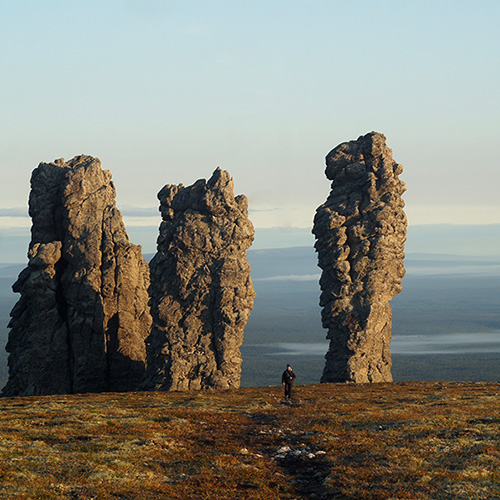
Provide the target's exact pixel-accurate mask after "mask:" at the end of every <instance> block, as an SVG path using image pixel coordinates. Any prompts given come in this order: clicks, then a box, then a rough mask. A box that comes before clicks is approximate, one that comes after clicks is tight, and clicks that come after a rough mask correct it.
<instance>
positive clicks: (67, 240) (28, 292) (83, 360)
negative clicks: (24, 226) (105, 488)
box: [2, 156, 151, 396]
mask: <svg viewBox="0 0 500 500" xmlns="http://www.w3.org/2000/svg"><path fill="white" fill-rule="evenodd" d="M29 213H30V215H31V217H32V228H31V234H32V239H31V243H30V247H29V253H28V258H29V261H28V266H27V268H26V269H24V270H23V271H22V272H21V274H20V275H19V278H18V280H17V281H16V283H15V284H14V286H13V290H14V291H15V292H19V293H20V294H21V297H20V299H19V301H18V302H17V304H16V305H15V306H14V308H13V310H12V312H11V317H12V318H11V321H10V324H9V327H10V329H11V331H10V335H9V341H8V344H7V351H8V352H9V353H10V355H9V380H8V383H7V385H6V386H5V387H4V389H3V393H2V395H4V396H25V395H39V394H58V393H83V392H101V391H127V390H132V389H134V388H136V387H137V385H138V384H139V382H140V381H141V379H142V376H143V374H144V370H145V361H146V352H145V338H146V337H147V335H148V334H149V332H150V327H151V316H150V313H149V306H148V292H147V289H148V286H149V270H148V265H147V263H146V262H145V261H144V259H143V257H142V254H141V248H140V247H139V246H136V245H133V244H131V243H130V242H129V240H128V236H127V234H126V231H125V228H124V226H123V222H122V217H121V214H120V212H119V211H118V209H117V208H116V206H115V188H114V185H113V182H112V180H111V174H110V172H109V171H107V170H104V171H103V170H102V169H101V166H100V161H99V160H98V159H96V158H92V157H90V156H79V157H76V158H74V159H72V160H71V161H69V162H65V161H64V160H62V159H61V160H56V161H54V162H53V163H41V164H40V165H39V166H38V168H36V169H35V170H34V171H33V174H32V177H31V193H30V199H29Z"/></svg>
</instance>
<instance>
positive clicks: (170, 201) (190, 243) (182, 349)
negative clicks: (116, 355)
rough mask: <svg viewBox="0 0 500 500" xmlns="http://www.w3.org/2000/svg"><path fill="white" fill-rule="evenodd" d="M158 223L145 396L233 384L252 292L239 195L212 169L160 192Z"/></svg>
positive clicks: (244, 207)
mask: <svg viewBox="0 0 500 500" xmlns="http://www.w3.org/2000/svg"><path fill="white" fill-rule="evenodd" d="M158 198H159V200H160V211H161V215H162V219H163V221H162V223H161V225H160V235H159V237H158V251H157V253H156V255H155V256H154V258H153V259H152V261H151V263H150V269H151V288H150V295H151V314H152V316H153V322H154V325H153V329H152V333H151V336H150V338H149V339H148V340H147V343H148V347H147V350H148V368H147V371H146V376H145V379H144V383H143V384H142V387H143V388H144V389H147V390H187V389H210V388H214V389H227V388H235V387H239V385H240V377H241V354H240V349H239V348H240V346H241V344H242V342H243V329H244V327H245V325H246V322H247V320H248V317H249V315H250V311H251V310H252V307H253V299H254V297H255V292H254V289H253V285H252V281H251V279H250V265H249V264H248V260H247V256H246V250H247V249H248V248H249V247H250V245H251V244H252V241H253V237H254V228H253V225H252V223H251V222H250V220H249V219H248V202H247V199H246V197H245V196H243V195H240V196H237V197H236V198H235V197H234V194H233V181H232V179H231V177H230V176H229V174H228V173H227V172H226V171H223V170H220V169H217V170H216V171H215V172H214V174H213V175H212V177H211V178H210V180H209V181H208V182H206V181H205V180H204V179H200V180H198V181H197V182H196V183H195V184H193V185H192V186H189V187H184V186H183V185H182V184H181V185H178V186H176V185H167V186H165V187H164V188H163V189H162V190H161V191H160V192H159V193H158Z"/></svg>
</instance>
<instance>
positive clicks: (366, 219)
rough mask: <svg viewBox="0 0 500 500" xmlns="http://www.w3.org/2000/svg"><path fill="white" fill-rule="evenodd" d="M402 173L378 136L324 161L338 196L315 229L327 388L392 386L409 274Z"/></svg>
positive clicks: (349, 145) (319, 212)
mask: <svg viewBox="0 0 500 500" xmlns="http://www.w3.org/2000/svg"><path fill="white" fill-rule="evenodd" d="M402 171H403V167H402V166H401V165H400V164H398V163H396V162H395V161H394V160H393V159H392V151H391V149H389V148H388V147H387V146H386V143H385V136H384V135H382V134H380V133H376V132H371V133H369V134H367V135H365V136H362V137H359V138H358V140H356V141H350V142H345V143H342V144H340V145H339V146H337V147H336V148H335V149H333V150H332V151H331V152H330V153H329V154H328V156H327V157H326V171H325V173H326V176H327V178H328V179H330V180H331V181H333V182H332V189H331V192H330V195H329V196H328V199H327V200H326V202H325V203H324V204H323V205H321V206H320V207H319V208H318V209H317V212H316V216H315V218H314V228H313V233H314V234H315V236H316V244H315V247H316V251H317V252H318V264H319V267H321V269H322V270H323V272H322V275H321V280H320V285H321V290H322V293H321V298H320V305H321V306H322V307H323V310H322V322H323V327H324V328H327V329H328V334H327V338H328V339H330V346H329V350H328V353H327V354H326V364H325V369H324V371H323V376H322V378H321V381H322V382H358V383H362V382H390V381H392V375H391V365H392V362H391V353H390V349H389V344H390V341H391V325H392V311H391V307H390V304H389V302H390V300H391V299H392V298H393V297H394V296H395V295H396V294H397V293H399V292H400V291H401V289H402V287H401V280H402V278H403V276H404V274H405V270H404V265H403V259H404V243H405V240H406V216H405V213H404V210H403V208H404V202H403V199H402V197H401V196H402V194H403V193H404V191H405V189H406V188H405V185H404V183H403V182H402V181H401V180H400V179H399V177H398V176H399V175H400V174H401V172H402Z"/></svg>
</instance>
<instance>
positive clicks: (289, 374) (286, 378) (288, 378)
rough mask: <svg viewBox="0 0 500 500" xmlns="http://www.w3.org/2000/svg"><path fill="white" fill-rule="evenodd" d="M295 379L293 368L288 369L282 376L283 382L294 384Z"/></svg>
mask: <svg viewBox="0 0 500 500" xmlns="http://www.w3.org/2000/svg"><path fill="white" fill-rule="evenodd" d="M294 379H295V373H294V371H293V370H288V369H286V370H285V371H284V372H283V375H282V376H281V382H282V383H283V384H293V381H294Z"/></svg>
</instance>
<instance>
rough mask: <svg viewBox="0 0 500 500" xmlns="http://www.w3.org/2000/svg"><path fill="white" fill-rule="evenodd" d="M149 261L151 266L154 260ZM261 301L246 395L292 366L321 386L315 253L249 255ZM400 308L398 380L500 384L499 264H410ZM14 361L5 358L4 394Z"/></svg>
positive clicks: (1, 318)
mask: <svg viewBox="0 0 500 500" xmlns="http://www.w3.org/2000/svg"><path fill="white" fill-rule="evenodd" d="M149 257H151V256H149ZM248 258H249V261H250V264H251V267H252V279H253V281H254V286H255V290H256V292H257V297H256V299H255V306H254V309H253V311H252V314H251V315H250V320H249V322H248V324H247V327H246V329H245V338H244V343H243V346H242V354H243V365H242V370H243V372H242V385H243V386H244V387H255V386H267V385H270V384H274V383H276V381H279V377H280V373H281V372H282V371H283V369H284V365H286V363H291V364H292V365H293V366H294V368H295V369H296V371H297V373H298V374H299V381H300V383H315V382H318V380H319V379H320V377H321V373H322V370H323V366H324V354H325V353H326V351H327V349H328V342H327V341H326V339H325V334H326V332H325V330H324V329H323V328H322V327H321V321H320V308H319V305H318V300H319V293H320V291H319V284H318V280H319V273H320V269H319V268H318V267H317V264H316V254H315V252H314V249H313V248H312V247H295V248H287V249H267V250H265V249H262V250H250V251H249V252H248ZM405 266H406V269H407V275H406V276H405V278H404V279H403V292H402V293H401V294H399V295H397V296H396V297H395V298H394V299H393V301H392V302H391V304H392V308H393V341H392V344H391V351H392V353H393V370H392V372H393V377H394V379H395V380H396V381H405V380H461V381H465V380H470V381H498V380H500V258H491V257H477V256H476V257H467V256H456V255H445V254H435V255H433V254H429V253H423V254H408V255H407V258H406V260H405ZM22 268H23V266H22V265H8V266H3V267H0V344H1V345H2V346H5V344H6V341H7V328H6V326H7V323H8V321H9V312H10V310H11V308H12V307H13V305H14V303H15V301H16V300H17V295H16V294H13V293H12V292H11V285H12V283H13V282H14V281H15V279H16V278H17V275H18V273H19V271H20V270H21V269H22ZM6 376H7V353H6V352H5V351H4V349H3V348H0V384H1V385H2V387H3V384H4V383H5V381H6Z"/></svg>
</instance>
